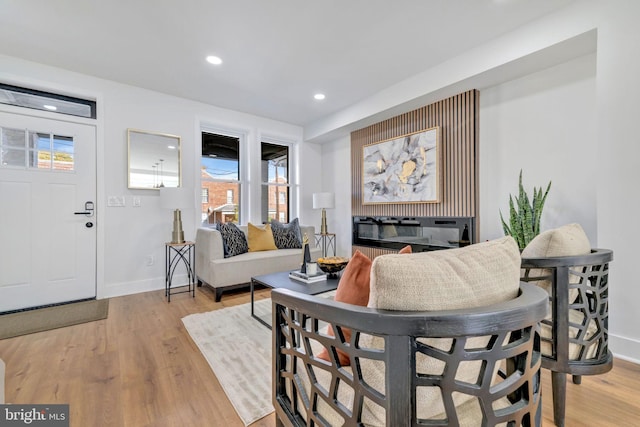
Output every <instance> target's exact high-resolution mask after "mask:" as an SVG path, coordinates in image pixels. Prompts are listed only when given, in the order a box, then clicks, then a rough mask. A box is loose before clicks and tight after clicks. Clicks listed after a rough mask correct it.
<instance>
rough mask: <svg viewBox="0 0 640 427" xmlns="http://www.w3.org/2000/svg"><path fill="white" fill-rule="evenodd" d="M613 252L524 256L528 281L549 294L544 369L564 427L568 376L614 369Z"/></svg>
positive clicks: (575, 378)
mask: <svg viewBox="0 0 640 427" xmlns="http://www.w3.org/2000/svg"><path fill="white" fill-rule="evenodd" d="M612 260H613V252H612V251H610V250H608V249H593V250H592V251H591V253H590V254H587V255H580V256H570V257H549V258H523V260H522V268H523V270H522V278H521V280H522V281H524V282H533V283H536V284H539V285H541V286H544V287H545V288H547V289H548V291H549V305H550V307H551V310H550V313H549V316H548V317H547V318H546V319H545V320H543V321H542V329H541V331H542V338H541V339H542V343H541V351H542V367H543V368H546V369H549V370H550V371H551V380H552V389H553V417H554V422H555V424H556V425H557V426H561V427H562V426H564V416H565V398H566V388H567V385H566V374H570V375H572V376H573V382H574V383H575V384H580V381H581V376H582V375H597V374H602V373H605V372H607V371H609V370H611V368H612V366H613V357H612V355H611V352H610V351H609V347H608V338H609V325H608V323H609V280H608V277H609V262H611V261H612Z"/></svg>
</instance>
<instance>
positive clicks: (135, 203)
mask: <svg viewBox="0 0 640 427" xmlns="http://www.w3.org/2000/svg"><path fill="white" fill-rule="evenodd" d="M133 207H134V208H139V207H140V196H133Z"/></svg>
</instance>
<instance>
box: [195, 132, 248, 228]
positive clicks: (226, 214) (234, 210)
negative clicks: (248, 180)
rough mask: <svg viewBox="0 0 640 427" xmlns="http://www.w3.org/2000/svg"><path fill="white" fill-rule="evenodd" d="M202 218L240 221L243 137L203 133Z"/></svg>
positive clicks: (218, 220) (211, 220)
mask: <svg viewBox="0 0 640 427" xmlns="http://www.w3.org/2000/svg"><path fill="white" fill-rule="evenodd" d="M201 181H202V188H203V189H206V190H207V194H208V197H207V199H208V200H207V202H206V203H205V202H204V198H203V203H202V219H203V220H204V219H206V218H207V217H208V219H209V222H211V223H213V222H236V223H239V222H240V191H241V186H242V182H241V179H240V138H237V137H233V136H228V135H220V134H215V133H210V132H203V133H202V158H201Z"/></svg>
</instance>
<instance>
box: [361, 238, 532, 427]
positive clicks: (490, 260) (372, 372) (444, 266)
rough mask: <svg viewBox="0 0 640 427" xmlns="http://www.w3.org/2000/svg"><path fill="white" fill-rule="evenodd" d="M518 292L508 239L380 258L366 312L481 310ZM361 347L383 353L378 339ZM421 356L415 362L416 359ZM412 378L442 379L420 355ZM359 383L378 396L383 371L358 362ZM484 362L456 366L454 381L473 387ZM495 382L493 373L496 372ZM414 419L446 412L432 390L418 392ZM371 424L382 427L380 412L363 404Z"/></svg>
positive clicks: (436, 365) (457, 400)
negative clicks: (362, 382) (372, 309)
mask: <svg viewBox="0 0 640 427" xmlns="http://www.w3.org/2000/svg"><path fill="white" fill-rule="evenodd" d="M519 286H520V251H519V250H518V245H517V244H516V242H515V240H514V239H513V238H512V237H504V238H501V239H498V240H494V241H490V242H484V243H477V244H474V245H470V246H466V247H464V248H459V249H449V250H442V251H434V252H421V253H415V254H410V255H402V256H400V255H397V254H392V255H382V256H379V257H377V258H376V259H375V260H374V261H373V264H372V266H371V290H370V296H369V304H368V305H369V307H372V308H378V309H385V310H406V311H435V310H455V309H464V308H472V307H481V306H486V305H490V304H494V303H499V302H504V301H508V300H510V299H513V298H515V297H517V295H518V289H519ZM488 339H489V337H484V336H483V337H474V338H470V339H468V340H467V342H466V347H467V348H476V347H477V348H480V347H484V346H486V345H487V342H488ZM419 341H420V342H422V343H423V344H424V345H426V346H429V347H432V348H439V349H440V350H442V351H453V349H452V348H451V346H452V343H453V342H452V340H451V339H449V338H447V339H438V338H429V339H420V338H419ZM358 345H359V346H360V347H366V348H379V349H382V348H384V341H383V340H382V339H381V338H380V337H375V336H371V335H362V336H361V338H360V341H359V343H358ZM418 356H419V357H418ZM414 362H415V363H416V372H417V373H419V374H422V375H430V374H431V375H441V374H442V364H441V362H440V361H439V360H438V359H436V358H434V357H429V356H426V355H425V354H422V353H420V354H419V355H416V358H415V361H414ZM360 366H361V369H362V375H363V379H364V380H365V381H366V382H367V384H369V385H370V386H371V387H373V388H374V389H376V390H379V391H381V392H384V390H385V371H384V366H383V365H381V364H380V363H379V362H377V361H374V360H370V359H360ZM482 369H483V367H482V361H480V360H478V361H469V362H467V363H464V364H460V366H458V367H457V371H456V374H455V377H456V380H459V381H462V382H466V383H470V384H475V383H476V382H477V379H478V376H479V375H481V374H482ZM494 376H495V371H494ZM416 396H417V399H416V400H417V402H419V403H418V407H417V409H416V410H417V416H418V417H421V418H429V417H433V416H436V415H437V414H440V413H442V412H443V411H444V407H443V406H442V396H441V394H440V392H439V391H438V390H436V389H434V388H433V387H420V388H419V389H418V390H417V392H416ZM472 399H473V396H472V395H470V394H462V393H460V394H457V395H456V396H454V404H455V405H456V406H457V405H461V404H463V403H465V402H467V401H470V400H472ZM365 411H366V413H367V417H372V419H370V420H368V423H370V424H381V425H384V423H385V421H384V420H385V414H384V410H382V408H380V407H379V406H377V405H373V404H369V403H365Z"/></svg>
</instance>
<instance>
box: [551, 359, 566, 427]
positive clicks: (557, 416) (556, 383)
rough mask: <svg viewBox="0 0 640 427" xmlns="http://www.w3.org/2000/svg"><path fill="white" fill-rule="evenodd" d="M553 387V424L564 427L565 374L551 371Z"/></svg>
mask: <svg viewBox="0 0 640 427" xmlns="http://www.w3.org/2000/svg"><path fill="white" fill-rule="evenodd" d="M551 387H552V388H553V422H554V423H555V424H556V426H558V427H564V413H565V400H566V396H567V375H566V374H565V373H563V372H553V371H551Z"/></svg>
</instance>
